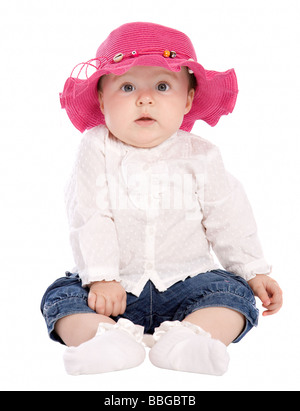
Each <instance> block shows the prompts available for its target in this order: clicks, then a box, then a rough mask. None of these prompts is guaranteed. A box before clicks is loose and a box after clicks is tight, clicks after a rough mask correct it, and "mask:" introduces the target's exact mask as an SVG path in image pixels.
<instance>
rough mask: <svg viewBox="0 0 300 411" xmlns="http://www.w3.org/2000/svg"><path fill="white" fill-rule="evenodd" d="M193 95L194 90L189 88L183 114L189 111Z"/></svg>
mask: <svg viewBox="0 0 300 411" xmlns="http://www.w3.org/2000/svg"><path fill="white" fill-rule="evenodd" d="M194 97H195V90H194V89H193V88H191V89H190V90H189V92H188V95H187V99H186V106H185V111H184V114H187V113H189V112H190V110H191V108H192V105H193V101H194Z"/></svg>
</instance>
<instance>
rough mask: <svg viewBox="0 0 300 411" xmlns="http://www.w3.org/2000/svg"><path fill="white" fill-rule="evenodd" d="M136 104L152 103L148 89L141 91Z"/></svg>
mask: <svg viewBox="0 0 300 411" xmlns="http://www.w3.org/2000/svg"><path fill="white" fill-rule="evenodd" d="M136 104H137V106H139V107H141V106H145V105H153V104H154V98H153V96H152V94H151V92H150V91H149V90H144V91H142V92H141V93H140V94H139V96H138V99H137V101H136Z"/></svg>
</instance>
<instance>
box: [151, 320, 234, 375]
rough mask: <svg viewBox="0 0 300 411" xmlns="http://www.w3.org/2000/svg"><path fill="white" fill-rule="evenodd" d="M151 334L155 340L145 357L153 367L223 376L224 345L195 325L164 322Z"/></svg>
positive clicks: (226, 354)
mask: <svg viewBox="0 0 300 411" xmlns="http://www.w3.org/2000/svg"><path fill="white" fill-rule="evenodd" d="M155 334H156V336H157V340H158V341H157V343H156V344H155V345H154V346H153V348H152V349H151V351H150V353H149V358H150V361H151V362H152V363H153V364H154V365H155V366H157V367H160V368H166V369H170V370H176V371H186V372H193V373H200V374H211V375H223V374H224V373H225V372H226V371H227V369H228V364H229V355H228V353H227V349H226V346H225V345H224V344H223V343H222V342H221V341H218V340H215V339H213V338H211V336H210V334H208V333H207V332H205V331H203V330H202V329H201V328H200V327H197V326H196V325H193V324H190V323H188V322H183V323H180V322H179V321H174V322H165V323H163V324H162V325H161V326H160V327H159V328H158V329H157V330H156V333H155ZM155 334H154V338H155Z"/></svg>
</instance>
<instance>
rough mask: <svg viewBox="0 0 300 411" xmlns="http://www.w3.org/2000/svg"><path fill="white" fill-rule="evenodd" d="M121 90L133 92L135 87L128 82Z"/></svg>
mask: <svg viewBox="0 0 300 411" xmlns="http://www.w3.org/2000/svg"><path fill="white" fill-rule="evenodd" d="M121 90H123V91H125V93H131V92H132V91H134V90H135V87H134V86H133V85H132V84H130V83H126V84H123V86H122V87H121Z"/></svg>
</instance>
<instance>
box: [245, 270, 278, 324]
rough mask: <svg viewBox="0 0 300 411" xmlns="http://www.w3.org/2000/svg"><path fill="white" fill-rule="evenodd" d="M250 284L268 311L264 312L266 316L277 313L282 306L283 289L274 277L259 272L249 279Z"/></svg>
mask: <svg viewBox="0 0 300 411" xmlns="http://www.w3.org/2000/svg"><path fill="white" fill-rule="evenodd" d="M248 284H249V285H250V287H251V288H252V290H253V292H254V295H256V296H257V297H258V298H259V299H260V300H261V302H262V303H263V307H264V308H266V311H264V312H263V315H264V316H267V315H272V314H276V313H277V312H278V311H279V310H280V308H281V307H282V301H283V300H282V290H281V288H280V287H279V285H278V284H277V282H276V281H275V280H273V278H271V277H269V276H267V275H264V274H258V275H256V277H254V278H252V280H250V281H248Z"/></svg>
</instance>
